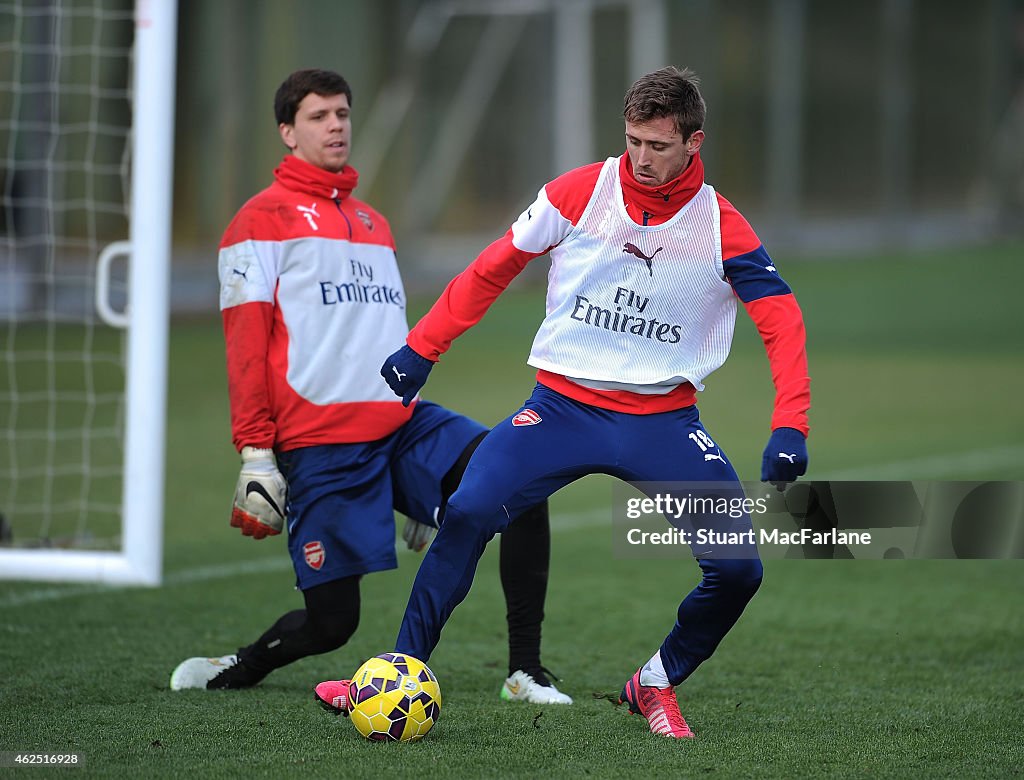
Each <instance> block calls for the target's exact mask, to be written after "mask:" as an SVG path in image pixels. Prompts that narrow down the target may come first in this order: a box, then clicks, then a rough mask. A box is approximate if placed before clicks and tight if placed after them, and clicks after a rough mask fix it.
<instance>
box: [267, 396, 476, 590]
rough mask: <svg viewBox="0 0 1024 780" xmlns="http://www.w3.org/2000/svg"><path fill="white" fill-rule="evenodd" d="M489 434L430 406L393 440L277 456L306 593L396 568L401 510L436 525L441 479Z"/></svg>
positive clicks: (422, 406)
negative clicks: (397, 523) (397, 518)
mask: <svg viewBox="0 0 1024 780" xmlns="http://www.w3.org/2000/svg"><path fill="white" fill-rule="evenodd" d="M486 432H487V428H485V427H484V426H483V425H481V424H480V423H478V422H476V421H475V420H471V419H469V418H468V417H463V416H462V415H460V414H456V413H455V412H452V411H450V410H448V409H445V408H444V407H443V406H439V405H437V404H435V403H431V402H429V401H420V402H419V403H417V404H416V408H415V410H414V411H413V415H412V418H410V420H409V422H407V423H406V424H405V425H403V426H402V427H401V428H399V429H398V430H397V431H395V432H394V433H393V434H391V435H390V436H387V437H385V438H383V439H379V440H377V441H372V442H359V443H356V444H325V445H321V446H317V447H300V448H298V449H295V450H289V451H288V452H281V453H278V455H277V462H278V466H279V467H280V469H281V473H282V474H284V477H285V479H287V480H288V511H287V516H288V551H289V553H290V554H291V556H292V563H293V565H294V566H295V574H296V577H297V580H298V586H299V588H301V589H302V590H306V589H307V588H311V587H313V586H315V585H322V584H323V583H325V582H330V581H331V580H336V579H340V578H342V577H351V576H354V575H358V574H368V573H369V572H373V571H382V570H384V569H393V568H395V567H396V566H397V565H398V561H397V558H396V557H395V516H394V512H395V511H398V512H401V513H402V514H403V515H406V516H408V517H411V518H413V519H414V520H418V521H419V522H421V523H428V524H430V525H436V516H437V512H438V509H439V507H440V505H441V480H442V479H443V478H444V475H445V474H447V473H448V471H449V470H450V469H451V467H452V466H453V465H455V461H456V460H457V459H458V457H459V455H461V454H462V451H463V450H464V449H465V448H466V446H467V445H468V444H469V443H470V442H472V441H473V439H475V438H476V437H478V436H479V435H480V434H482V433H486Z"/></svg>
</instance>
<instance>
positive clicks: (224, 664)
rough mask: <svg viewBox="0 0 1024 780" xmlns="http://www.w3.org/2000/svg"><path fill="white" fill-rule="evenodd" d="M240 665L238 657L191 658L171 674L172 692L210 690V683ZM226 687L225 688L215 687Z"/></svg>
mask: <svg viewBox="0 0 1024 780" xmlns="http://www.w3.org/2000/svg"><path fill="white" fill-rule="evenodd" d="M237 663H238V656H237V655H225V656H221V657H220V658H189V659H187V660H185V661H182V662H181V663H180V664H178V667H177V668H176V669H175V670H174V671H173V672H171V690H172V691H183V690H186V689H188V688H204V689H205V688H208V687H211V686H210V685H209V683H210V682H211V681H213V680H216V679H217V677H218V676H220V675H221V674H222V673H224V672H226V671H228V670H229V669H232V668H233V667H234V666H235V665H236V664H237ZM215 687H224V686H215Z"/></svg>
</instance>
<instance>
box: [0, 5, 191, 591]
mask: <svg viewBox="0 0 1024 780" xmlns="http://www.w3.org/2000/svg"><path fill="white" fill-rule="evenodd" d="M54 1H55V5H56V6H57V7H59V10H61V11H62V12H64V13H66V14H74V13H76V12H77V10H78V8H79V7H81V6H82V5H83V3H82V2H75V1H74V0H54ZM11 5H12V4H10V3H7V4H5V7H6V8H7V9H10V8H11ZM99 5H100V6H101V8H100V12H99V13H98V14H97V15H96V20H97V21H96V22H95V23H96V24H101V23H102V20H103V18H104V14H105V13H106V11H105V10H104V8H103V3H102V2H101V3H100V4H99ZM39 7H40V6H38V5H33V4H32V3H29V4H28V8H29V9H30V11H29V12H27V13H26V15H28V13H32V12H34V10H33V9H38V8H39ZM134 27H135V32H134V44H133V46H134V50H133V51H134V53H133V58H134V68H133V72H132V76H131V90H130V95H131V132H130V145H131V151H130V160H131V176H130V198H129V207H128V215H129V229H128V240H127V241H122V242H118V243H117V244H116V245H115V246H114V247H112V248H110V249H108V251H106V252H105V253H104V259H103V261H102V262H100V261H99V258H93V259H92V261H93V262H94V263H95V264H96V266H97V268H98V271H97V273H98V277H97V280H96V291H97V293H98V294H97V296H96V298H97V306H98V311H99V314H100V318H101V319H102V320H103V322H104V323H106V325H105V326H103V327H106V328H108V329H109V328H112V327H123V328H126V333H127V336H126V347H125V356H124V366H125V367H124V393H125V395H124V401H123V416H121V413H120V412H118V414H117V429H118V430H120V429H121V427H122V426H123V458H122V460H123V471H122V472H121V474H120V477H121V505H120V508H119V512H120V517H121V523H120V534H119V537H120V550H112V551H108V550H85V549H55V548H53V547H38V548H23V547H20V546H17V545H12V546H8V545H4V546H0V578H2V579H26V580H50V581H78V582H94V583H106V584H122V585H125V584H133V585H159V584H160V581H161V576H162V556H163V501H164V450H165V433H166V396H167V353H168V317H169V288H170V238H171V237H170V229H171V206H172V166H173V142H174V94H175V45H176V28H177V0H137V2H136V7H135V26H134ZM97 38H98V36H97ZM56 45H58V46H59V45H61V44H60V38H59V36H57V43H56ZM77 53H78V52H70V51H69V52H68V54H67V56H68V57H71V56H74V55H75V54H77ZM97 67H102V66H97ZM100 92H102V91H100ZM101 97H102V95H101ZM89 121H92V122H95V123H100V124H102V123H103V121H104V119H103V117H97V116H96V115H95V114H94V115H93V116H91V117H89ZM8 130H10V128H8ZM12 132H13V131H12ZM55 135H57V134H55ZM38 175H41V176H49V177H51V179H52V178H53V176H54V174H53V173H52V172H50V171H47V172H40V173H39V174H38ZM5 208H7V205H6V204H5ZM51 251H52V250H51ZM119 254H121V255H124V256H126V257H127V258H128V271H127V294H126V298H125V300H126V301H127V305H126V306H125V309H124V311H123V312H116V311H113V309H112V307H111V306H110V305H109V301H108V300H107V299H106V297H105V296H106V294H107V292H108V282H109V277H108V274H109V271H110V265H111V261H112V259H113V258H114V257H115V256H117V255H119ZM7 262H9V263H11V264H12V266H11V267H14V264H15V263H16V262H17V258H7ZM9 273H10V276H9V277H8V278H9V279H13V278H14V275H13V274H14V272H13V271H12V272H9ZM8 286H9V287H10V286H12V285H8ZM8 294H9V295H10V296H12V300H13V295H14V293H13V292H9V293H8ZM101 297H102V300H99V299H100V298H101ZM8 305H9V306H13V305H14V304H8ZM51 308H53V307H52V305H51ZM8 316H14V317H16V316H17V315H10V314H9V315H8ZM51 341H52V338H51ZM7 348H8V349H10V346H9V345H8V347H7ZM13 360H14V358H12V357H11V356H8V357H7V361H8V362H11V363H12V365H14V364H13ZM50 372H51V374H57V373H58V372H56V371H54V370H53V369H52V368H51V369H50ZM9 373H10V374H11V375H12V376H13V375H14V374H15V369H14V368H11V369H10V371H9ZM90 376H91V375H90ZM12 381H13V380H12ZM51 384H52V382H51ZM56 398H57V399H58V400H57V401H55V402H52V403H53V406H54V409H56V411H54V412H51V415H50V416H51V417H53V418H58V417H59V416H60V409H59V404H60V400H59V399H60V396H59V394H58V395H56ZM118 408H119V409H120V408H121V407H120V406H119V407H118ZM13 416H14V413H11V414H10V415H9V417H13ZM14 431H15V426H14V425H11V424H9V425H8V429H7V431H6V433H7V436H9V437H13V436H14V435H15V433H14ZM52 442H56V444H53V443H52ZM76 443H77V442H76ZM49 446H50V449H51V450H52V449H54V448H57V447H61V446H66V447H71V446H72V445H68V444H65V443H63V442H62V440H61V438H60V437H59V435H58V436H54V437H52V438H51V443H50V444H49ZM81 446H82V447H83V448H84V449H86V451H87V453H88V447H89V446H92V445H81ZM117 446H118V444H117V443H116V442H115V443H113V444H109V445H107V447H108V448H110V447H113V448H117ZM6 449H7V450H9V451H10V452H12V453H17V452H18V450H17V448H16V446H15V445H14V444H13V443H11V444H9V445H8V446H7V447H6ZM12 460H14V457H13V456H12ZM11 468H12V473H13V475H14V476H13V481H14V482H15V483H16V482H17V481H18V474H19V473H20V472H19V469H20V470H21V472H25V473H27V472H28V465H27V464H24V463H21V464H19V463H17V462H15V463H13V464H12V466H11ZM78 468H80V469H81V470H82V471H84V472H88V469H89V461H88V459H86V461H85V463H84V465H83V466H79V467H78ZM87 476H88V475H87V474H86V475H85V476H82V477H81V479H83V480H85V479H86V478H87ZM83 484H84V483H83ZM83 490H84V489H83ZM2 498H3V497H2V496H0V500H2ZM2 509H3V507H2V506H0V510H2ZM114 509H115V510H116V507H115V508H114ZM82 511H83V512H84V511H86V510H82Z"/></svg>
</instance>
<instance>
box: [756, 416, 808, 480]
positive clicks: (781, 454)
mask: <svg viewBox="0 0 1024 780" xmlns="http://www.w3.org/2000/svg"><path fill="white" fill-rule="evenodd" d="M806 473H807V438H806V437H805V436H804V435H803V434H802V433H800V431H798V430H796V428H776V429H775V430H774V431H772V435H771V438H770V439H768V446H767V447H765V448H764V455H763V456H761V481H762V482H771V483H772V484H773V485H775V487H776V488H778V489H779V490H780V491H782V490H785V489H786V485H788V484H789V483H790V482H795V481H796V478H797V477H799V476H801V475H803V474H806Z"/></svg>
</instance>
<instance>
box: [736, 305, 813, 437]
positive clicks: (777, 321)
mask: <svg viewBox="0 0 1024 780" xmlns="http://www.w3.org/2000/svg"><path fill="white" fill-rule="evenodd" d="M743 305H744V306H745V307H746V309H747V312H748V313H749V314H750V318H751V319H752V320H753V321H754V325H756V326H757V332H758V333H760V334H761V339H762V340H763V341H764V346H765V349H766V350H767V352H768V363H769V365H770V366H771V372H772V382H773V383H774V384H775V411H774V413H773V414H772V430H775V429H776V428H796V429H797V430H798V431H800V432H801V433H802V434H803V435H804V436H806V435H807V433H808V431H810V426H809V425H808V422H807V410H808V409H809V408H810V406H811V379H810V376H808V372H807V347H806V332H805V330H804V318H803V314H802V312H801V311H800V306H799V305H798V304H797V302H796V298H795V297H794V296H793V294H792V293H790V294H789V295H770V296H768V297H766V298H758V299H757V300H756V301H751V302H750V303H744V304H743Z"/></svg>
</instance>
